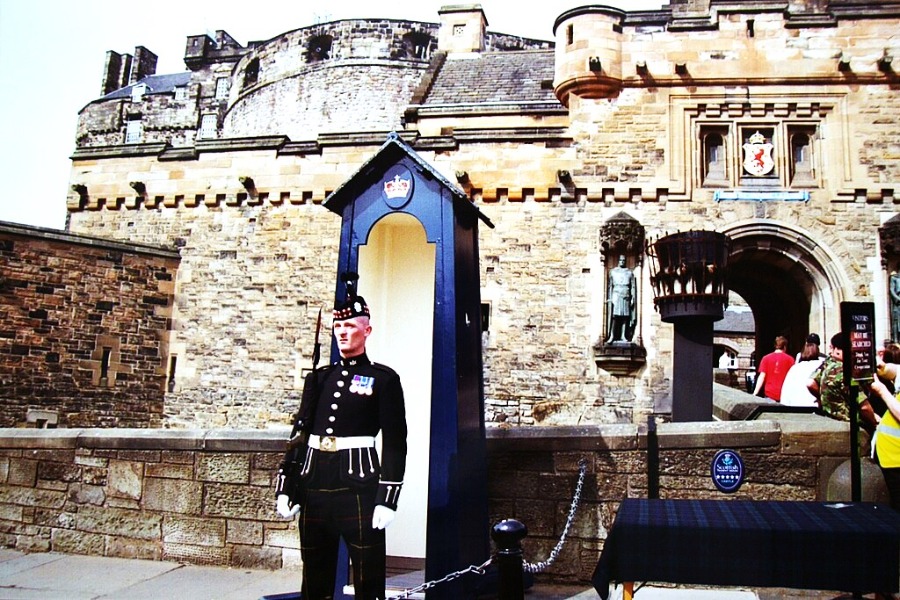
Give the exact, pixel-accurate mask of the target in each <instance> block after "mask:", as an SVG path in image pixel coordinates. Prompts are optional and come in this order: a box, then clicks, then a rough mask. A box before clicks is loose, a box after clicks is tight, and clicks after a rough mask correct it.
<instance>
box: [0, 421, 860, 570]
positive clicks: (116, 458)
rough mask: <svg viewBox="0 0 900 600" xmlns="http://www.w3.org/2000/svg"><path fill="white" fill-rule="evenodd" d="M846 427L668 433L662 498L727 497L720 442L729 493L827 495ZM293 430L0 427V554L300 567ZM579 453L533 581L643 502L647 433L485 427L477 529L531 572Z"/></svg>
mask: <svg viewBox="0 0 900 600" xmlns="http://www.w3.org/2000/svg"><path fill="white" fill-rule="evenodd" d="M848 433H849V432H848V428H847V425H846V424H844V423H838V422H836V421H832V420H830V419H826V418H824V417H816V416H811V415H785V416H782V417H778V416H773V417H772V418H771V419H767V420H759V421H752V422H719V423H707V424H661V425H660V426H659V431H658V439H659V448H660V477H659V487H660V496H661V497H663V498H714V499H727V497H726V496H725V495H723V494H721V493H720V492H718V491H717V490H716V488H715V487H714V485H713V483H712V480H711V479H710V477H709V469H710V463H711V461H712V458H713V456H714V455H715V453H716V452H717V451H718V450H719V449H720V448H722V447H728V448H732V449H734V450H735V451H737V452H738V453H739V454H741V456H742V457H743V460H744V463H745V472H746V479H745V482H744V484H743V485H742V487H741V488H740V489H739V490H738V492H737V493H735V494H732V495H731V496H729V497H734V498H741V499H766V500H800V501H806V500H816V499H818V500H825V499H826V493H825V490H826V487H827V482H828V479H829V477H830V475H831V473H832V472H833V471H834V469H835V468H836V467H837V465H839V464H840V463H842V462H843V461H844V460H845V455H846V454H847V448H848V446H849V435H848ZM286 436H287V429H282V430H277V431H271V432H260V431H235V430H216V431H203V430H177V431H176V430H156V431H146V430H143V431H137V430H127V429H125V430H123V429H117V430H96V429H68V430H66V429H58V430H34V429H15V430H11V429H4V430H0V545H3V546H6V547H10V548H16V549H18V550H22V551H26V552H48V551H54V552H66V553H74V554H90V555H97V556H116V557H124V558H140V559H150V560H176V561H182V562H186V563H192V564H201V565H230V566H233V567H247V568H250V567H255V568H268V569H281V568H285V569H297V570H299V568H300V567H301V559H300V553H299V540H298V535H297V528H296V522H289V521H284V520H282V519H280V518H279V517H278V516H277V514H276V513H275V510H274V504H275V503H274V496H273V489H274V486H273V473H274V470H275V468H276V466H277V464H278V462H279V461H280V458H281V453H282V449H283V444H284V439H285V437H286ZM582 460H583V461H584V465H585V479H584V485H583V491H582V495H581V497H580V499H579V503H578V511H577V513H576V516H575V519H574V521H573V523H572V526H571V528H570V529H569V531H568V538H567V543H566V545H565V546H564V547H563V550H562V553H561V554H560V556H559V558H558V560H556V561H555V563H554V564H553V566H552V567H550V568H549V569H547V570H546V571H545V572H543V573H540V574H538V575H537V577H538V579H539V581H545V582H566V583H573V582H578V583H580V584H588V583H589V581H590V577H591V573H592V572H593V569H594V567H595V565H596V562H597V559H598V557H599V554H600V551H601V550H602V548H603V542H604V540H605V539H606V536H607V532H608V530H609V528H610V526H611V525H612V521H613V519H614V516H615V511H616V508H617V506H618V503H619V502H620V501H621V499H622V498H626V497H643V496H646V493H647V458H646V435H645V431H644V430H643V429H639V428H638V427H637V426H633V425H610V426H604V427H578V428H564V427H563V428H556V427H545V428H525V429H523V428H503V429H496V430H493V431H490V432H489V434H488V461H489V464H488V478H487V483H488V493H489V523H485V524H484V526H485V529H486V530H487V529H488V528H489V527H490V526H491V525H492V524H494V523H497V522H499V521H500V520H502V519H508V518H514V519H518V520H519V521H521V522H523V523H524V524H525V525H526V527H527V528H528V537H526V538H525V540H524V541H523V548H524V550H525V556H524V558H525V560H526V561H528V562H531V563H536V562H539V561H543V560H546V559H547V558H548V556H549V554H550V551H551V550H552V549H553V547H554V545H555V544H556V543H557V541H558V539H559V536H560V534H561V533H562V529H563V527H564V525H565V522H566V515H567V513H568V511H569V507H570V505H571V503H572V499H573V495H574V494H575V489H576V483H577V481H578V477H579V473H580V466H579V463H580V461H582ZM407 484H409V485H414V483H413V482H407ZM830 499H833V500H834V499H837V500H848V499H849V498H830ZM399 510H403V497H402V496H401V499H400V506H399ZM390 534H391V530H388V535H390Z"/></svg>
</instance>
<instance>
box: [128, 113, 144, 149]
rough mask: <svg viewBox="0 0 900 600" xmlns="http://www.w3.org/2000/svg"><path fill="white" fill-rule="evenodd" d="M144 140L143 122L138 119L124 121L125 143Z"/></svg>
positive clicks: (137, 142)
mask: <svg viewBox="0 0 900 600" xmlns="http://www.w3.org/2000/svg"><path fill="white" fill-rule="evenodd" d="M143 140H144V124H143V123H142V122H141V120H140V119H130V120H129V121H126V122H125V143H126V144H139V143H141V142H142V141H143Z"/></svg>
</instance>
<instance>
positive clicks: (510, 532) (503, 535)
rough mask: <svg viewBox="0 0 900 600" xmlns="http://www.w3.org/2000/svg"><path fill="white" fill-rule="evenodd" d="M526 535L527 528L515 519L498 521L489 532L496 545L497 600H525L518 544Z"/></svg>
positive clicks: (520, 553)
mask: <svg viewBox="0 0 900 600" xmlns="http://www.w3.org/2000/svg"><path fill="white" fill-rule="evenodd" d="M526 535H528V528H526V527H525V525H524V524H522V523H521V522H519V521H516V520H515V519H505V520H503V521H500V522H499V523H497V524H496V525H494V527H493V529H492V530H491V537H492V538H493V539H494V542H495V543H496V544H497V558H496V559H497V571H498V574H499V590H498V594H497V598H498V600H523V599H524V598H525V584H524V583H523V576H522V546H521V544H520V542H521V541H522V539H524V538H525V536H526Z"/></svg>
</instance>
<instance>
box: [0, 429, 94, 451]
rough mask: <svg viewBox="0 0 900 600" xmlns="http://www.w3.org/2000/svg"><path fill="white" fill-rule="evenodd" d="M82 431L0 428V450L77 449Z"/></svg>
mask: <svg viewBox="0 0 900 600" xmlns="http://www.w3.org/2000/svg"><path fill="white" fill-rule="evenodd" d="M82 431H84V430H82V429H18V428H0V448H35V449H43V448H54V449H67V450H68V449H72V448H77V447H78V437H79V436H80V435H81V433H82Z"/></svg>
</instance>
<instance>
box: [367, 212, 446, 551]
mask: <svg viewBox="0 0 900 600" xmlns="http://www.w3.org/2000/svg"><path fill="white" fill-rule="evenodd" d="M358 270H359V274H360V280H359V293H360V295H361V296H363V297H364V298H365V299H366V302H367V303H368V304H369V306H370V307H371V310H372V317H371V323H372V336H371V337H370V338H369V342H368V344H367V353H368V354H369V357H370V358H371V359H372V360H373V361H375V362H379V363H383V364H385V365H388V366H389V367H391V368H393V369H394V370H395V371H397V373H398V374H399V375H400V380H401V382H402V384H403V396H404V399H405V403H406V424H407V428H408V430H409V433H408V436H407V444H408V449H407V462H406V474H405V476H404V484H403V491H402V493H401V494H400V502H399V505H398V507H397V515H396V519H395V520H394V523H393V524H392V525H391V526H390V527H389V528H388V529H387V554H388V564H389V566H390V565H391V564H392V563H393V564H397V563H398V561H399V562H400V563H401V564H402V563H403V562H404V560H405V559H408V560H406V563H407V564H409V565H410V566H411V567H412V566H416V567H419V568H423V565H424V558H425V548H426V535H425V534H426V524H427V522H428V465H429V456H430V452H429V447H430V443H429V433H430V423H431V379H432V377H431V373H432V342H433V335H434V281H435V244H431V243H428V241H427V239H426V235H425V228H424V227H423V226H422V224H421V223H420V222H419V221H418V219H416V218H415V217H413V216H411V215H408V214H406V213H399V212H397V213H392V214H389V215H387V216H385V217H384V218H382V219H381V220H380V221H378V223H376V224H375V226H374V227H372V229H371V231H370V233H369V238H368V240H366V244H365V245H360V246H359V263H358Z"/></svg>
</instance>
